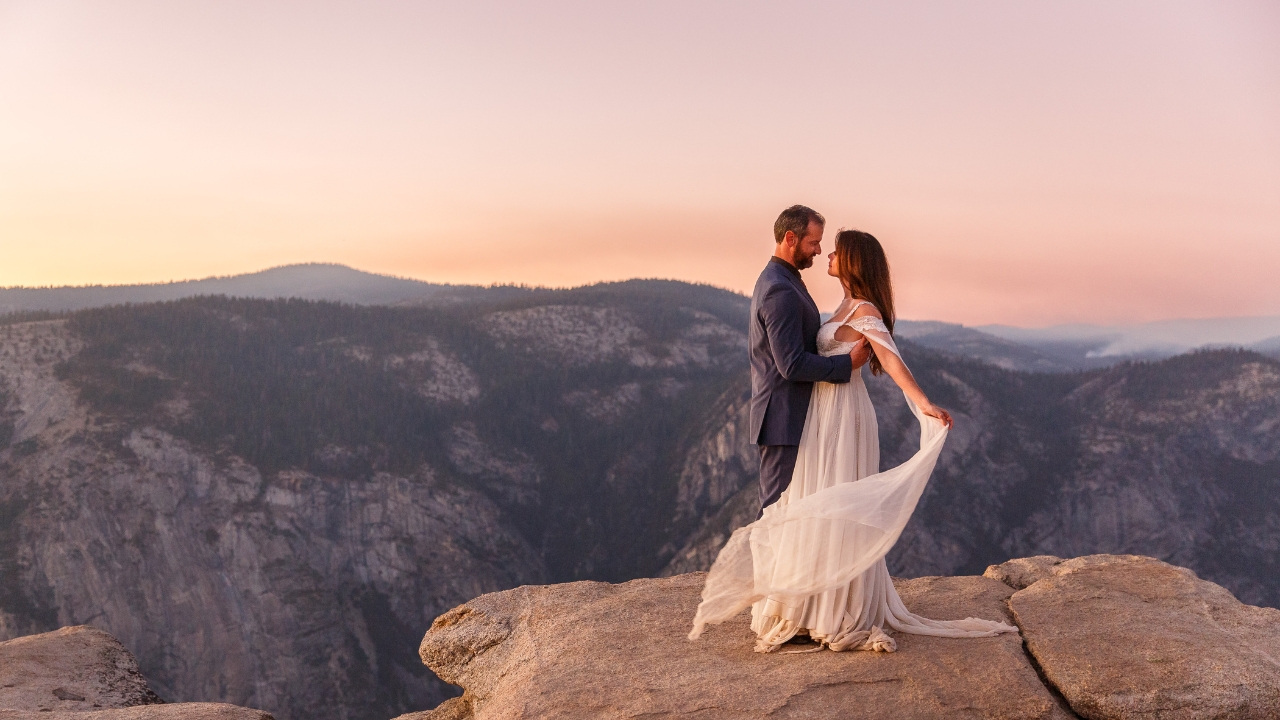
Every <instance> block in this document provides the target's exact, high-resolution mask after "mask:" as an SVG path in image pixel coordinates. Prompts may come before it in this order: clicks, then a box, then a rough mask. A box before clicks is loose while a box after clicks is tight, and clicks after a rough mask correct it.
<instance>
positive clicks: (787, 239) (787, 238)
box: [782, 230, 800, 250]
mask: <svg viewBox="0 0 1280 720" xmlns="http://www.w3.org/2000/svg"><path fill="white" fill-rule="evenodd" d="M782 244H783V245H786V246H787V247H789V248H791V249H793V250H794V249H795V247H796V245H799V244H800V237H799V236H798V235H796V234H795V233H794V232H792V231H790V230H788V231H787V234H786V235H783V236H782Z"/></svg>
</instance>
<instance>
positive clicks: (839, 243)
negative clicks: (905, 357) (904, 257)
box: [836, 230, 895, 375]
mask: <svg viewBox="0 0 1280 720" xmlns="http://www.w3.org/2000/svg"><path fill="white" fill-rule="evenodd" d="M836 262H837V263H839V266H840V282H841V283H844V286H845V287H846V288H848V290H849V294H851V295H853V297H854V298H855V299H857V300H867V301H870V302H871V304H872V305H875V306H876V309H877V310H879V311H880V315H881V316H883V318H884V326H885V327H887V328H889V334H891V335H892V334H893V321H894V317H895V316H894V312H893V283H892V282H891V281H890V280H889V259H888V258H886V257H885V255H884V248H882V247H880V241H879V240H876V238H875V236H874V235H872V234H871V233H864V232H862V231H861V230H841V231H840V232H838V233H836ZM870 365H871V372H872V374H874V375H879V374H880V373H882V372H884V367H883V366H882V365H881V364H880V358H879V357H877V356H876V355H872V356H871V363H870Z"/></svg>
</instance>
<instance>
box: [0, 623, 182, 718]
mask: <svg viewBox="0 0 1280 720" xmlns="http://www.w3.org/2000/svg"><path fill="white" fill-rule="evenodd" d="M160 702H162V701H161V700H160V698H159V697H157V696H156V694H155V693H154V692H152V691H151V688H149V687H147V681H146V680H145V679H144V678H143V677H142V673H140V672H138V662H137V660H135V659H134V657H133V655H131V654H130V653H129V651H128V650H126V649H125V648H124V646H123V645H121V644H120V642H119V641H118V640H116V639H115V638H113V637H111V636H110V635H108V634H107V633H105V632H103V631H101V630H98V629H97V628H91V627H88V626H85V625H79V626H75V627H65V628H62V629H60V630H55V631H54V632H48V633H42V634H40V635H29V636H27V637H20V638H17V639H15V640H9V641H8V642H3V643H0V708H4V709H8V710H33V711H39V710H59V711H63V710H66V711H72V710H94V709H97V708H122V707H132V706H134V705H153V704H158V703H160Z"/></svg>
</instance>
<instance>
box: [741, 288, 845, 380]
mask: <svg viewBox="0 0 1280 720" xmlns="http://www.w3.org/2000/svg"><path fill="white" fill-rule="evenodd" d="M799 300H800V298H798V297H797V296H796V295H795V292H794V291H791V290H789V289H788V288H786V287H784V286H775V287H773V288H770V289H769V291H768V292H767V293H765V296H764V298H763V300H762V301H761V303H760V311H759V312H760V319H761V321H763V323H764V329H765V336H766V337H767V338H768V339H769V352H770V354H772V355H773V362H774V364H775V365H777V367H778V372H779V373H781V374H782V377H784V378H786V379H787V380H790V381H792V382H829V383H845V382H849V378H850V377H852V375H853V360H852V358H850V357H849V356H848V355H835V356H832V357H823V356H821V355H818V354H816V353H811V352H809V351H807V350H805V349H804V329H803V327H802V323H801V317H800V313H801V309H800V308H799V307H798V306H797V304H798V303H799Z"/></svg>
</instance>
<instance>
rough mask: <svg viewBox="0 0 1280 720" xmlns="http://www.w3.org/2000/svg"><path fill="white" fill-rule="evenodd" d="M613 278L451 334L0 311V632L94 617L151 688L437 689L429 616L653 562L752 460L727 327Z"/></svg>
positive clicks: (325, 312) (218, 312) (217, 308)
mask: <svg viewBox="0 0 1280 720" xmlns="http://www.w3.org/2000/svg"><path fill="white" fill-rule="evenodd" d="M720 295H728V293H721V292H720V291H714V296H715V297H719V296H720ZM615 305H621V307H611V308H606V310H605V311H601V312H597V311H596V310H593V309H591V308H586V309H585V310H584V309H583V308H582V307H580V306H573V305H565V304H563V303H557V302H555V301H554V298H553V299H552V301H551V302H546V303H544V304H543V305H536V306H534V307H522V306H521V307H514V308H513V307H503V308H490V309H489V310H488V311H485V312H478V313H476V312H471V311H470V310H467V311H466V312H463V314H462V316H461V317H460V318H459V317H450V318H445V319H443V320H439V321H438V324H439V325H440V326H443V327H446V328H449V327H454V328H458V327H461V331H460V333H461V335H462V339H461V340H460V339H459V338H458V337H457V336H456V335H455V336H453V337H450V336H449V335H448V334H447V333H442V334H432V333H429V332H426V330H428V329H432V328H435V327H436V326H435V325H432V326H431V327H430V328H424V327H422V325H421V323H430V322H433V320H431V318H432V317H433V316H434V315H435V314H436V313H437V312H438V311H436V310H432V309H407V310H399V311H392V310H388V309H377V310H372V311H370V312H371V313H373V314H374V315H375V316H376V317H390V318H391V319H392V320H391V322H392V323H393V324H392V325H390V326H388V327H387V328H385V330H386V332H387V333H388V335H390V336H391V337H392V341H391V342H384V338H385V337H387V336H386V335H379V333H380V332H382V330H383V329H384V328H375V331H374V332H370V331H369V328H370V324H368V323H365V324H363V325H361V324H360V320H359V318H357V320H356V321H354V322H353V323H348V322H347V320H350V317H348V318H347V320H343V313H350V312H358V311H353V310H351V309H346V310H344V309H341V308H339V307H338V306H315V305H310V304H303V305H302V306H301V307H302V308H303V311H304V312H306V311H312V310H315V311H316V314H315V315H312V316H311V319H309V320H308V319H306V318H302V319H299V318H298V317H296V316H294V317H291V316H289V315H288V312H289V311H291V310H292V309H296V308H297V307H298V306H297V305H292V306H291V305H290V304H289V303H262V302H258V303H254V302H250V303H247V305H246V306H245V307H247V308H248V309H247V310H243V311H242V312H240V313H236V312H232V310H233V309H238V308H240V306H236V305H235V304H234V303H233V302H230V301H192V302H191V303H188V304H187V305H178V306H150V309H149V310H148V309H145V308H142V309H121V310H110V311H102V313H100V314H98V315H89V316H84V317H79V316H78V317H73V318H72V319H71V320H69V321H62V320H58V321H47V322H34V323H20V324H14V325H8V326H0V382H3V387H2V388H0V390H3V397H2V398H0V407H2V408H3V409H4V413H5V414H4V415H3V417H0V424H2V425H3V427H2V428H0V431H2V432H3V433H4V435H5V436H4V437H0V441H4V442H0V480H2V482H0V638H10V637H17V636H19V635H25V634H29V633H33V632H41V631H46V630H52V629H53V628H56V627H59V626H62V625H72V624H80V623H89V624H93V625H95V626H97V627H101V628H103V629H105V630H108V631H110V632H111V633H112V634H114V635H115V636H116V637H118V638H120V640H121V641H122V642H123V643H124V644H125V645H126V646H127V647H128V648H130V649H131V650H133V651H134V652H136V653H137V656H138V657H139V659H140V662H141V664H142V667H143V670H144V672H145V673H146V674H147V675H148V676H149V677H150V678H152V682H153V686H154V687H155V688H156V690H157V691H158V692H159V693H160V695H161V696H163V697H166V698H169V699H182V700H217V701H228V702H234V703H237V704H244V705H252V706H256V707H263V708H267V709H269V710H271V711H272V712H273V713H275V714H276V715H277V716H278V717H281V718H291V717H292V718H300V717H307V718H325V717H327V718H386V717H390V716H391V715H394V714H397V713H398V712H401V711H403V710H405V709H408V708H413V707H424V706H429V705H431V704H434V703H435V702H438V701H439V700H440V699H443V698H444V697H447V696H448V695H449V694H450V693H451V692H452V691H451V690H450V689H449V688H448V687H447V686H445V685H444V684H442V683H440V682H439V681H438V680H436V679H435V678H434V677H433V676H431V675H430V673H429V672H428V671H427V670H426V669H425V668H423V667H422V665H421V663H420V662H418V660H417V658H416V656H415V654H414V647H415V643H416V638H417V637H418V636H420V635H421V633H422V631H423V630H424V629H425V628H426V627H427V626H428V625H429V624H430V622H431V620H432V618H434V617H435V616H436V615H438V614H439V613H441V612H443V611H444V610H446V609H447V608H449V607H452V606H453V605H455V604H457V603H458V602H460V601H462V600H464V599H466V598H468V597H473V596H475V595H478V594H482V593H485V592H490V591H494V590H499V589H503V588H508V587H514V586H517V585H522V584H528V583H540V582H546V581H548V580H555V579H573V578H574V577H581V576H598V577H609V578H617V577H626V576H628V575H629V574H633V573H637V572H640V571H642V570H644V569H646V568H647V569H648V570H649V571H654V570H656V569H657V568H658V567H660V566H661V563H662V562H664V559H663V557H664V554H665V555H666V556H669V555H670V554H671V553H672V552H674V548H675V547H677V546H678V545H679V544H681V543H683V535H682V533H683V534H687V533H688V532H691V531H692V530H693V529H694V528H695V527H696V526H697V525H698V524H699V523H700V522H701V521H702V519H703V515H704V514H705V513H706V512H708V511H713V510H714V509H715V508H717V507H718V505H719V503H721V502H723V500H724V497H725V496H726V495H727V494H731V493H732V492H734V491H736V490H737V489H738V488H739V487H740V486H741V484H742V483H744V482H746V481H747V479H748V478H747V477H746V475H747V473H749V472H750V468H749V464H748V465H744V464H743V463H742V462H741V460H740V458H739V460H737V461H735V459H734V458H735V455H734V454H735V453H737V455H741V454H742V450H743V448H745V445H744V443H743V441H742V439H741V438H738V437H734V436H732V435H730V436H727V437H726V436H725V434H724V432H725V425H726V421H725V418H726V417H729V416H732V415H733V414H734V413H738V412H740V410H736V409H732V408H730V407H729V406H731V405H733V403H734V402H737V399H738V398H737V396H738V395H740V394H741V391H740V389H737V388H734V387H731V385H732V384H733V383H732V382H731V381H732V380H735V379H737V378H739V377H740V376H741V373H742V366H743V362H742V359H741V344H742V342H743V337H742V333H741V332H738V331H735V330H732V329H731V328H730V327H729V325H727V324H726V323H725V322H723V321H722V320H720V319H718V318H717V317H716V316H715V315H712V314H710V313H708V312H706V311H705V310H702V309H698V307H693V308H684V309H682V306H681V305H679V304H678V303H673V304H672V305H671V306H670V307H666V308H663V307H661V306H659V307H658V310H659V311H661V313H666V314H665V315H662V316H661V317H658V318H657V320H653V319H652V318H650V320H649V321H645V319H644V317H643V316H641V318H640V319H637V316H636V315H635V314H633V313H631V311H630V310H629V309H628V308H627V307H626V304H625V303H615ZM712 307H713V309H714V305H713V306H712ZM464 310H466V309H465V308H464ZM184 313H185V314H184ZM255 313H256V314H255ZM335 313H336V316H337V318H338V321H339V322H338V327H337V329H334V328H333V327H322V326H324V324H325V323H330V322H331V320H332V316H333V314H335ZM379 313H382V314H381V315H379ZM468 313H470V314H468ZM351 317H355V316H351ZM406 318H407V320H406ZM415 318H417V320H415ZM423 318H425V319H423ZM415 322H417V323H419V325H417V326H415V325H414V323H415ZM308 323H310V325H308ZM663 323H665V324H663ZM354 326H358V327H354ZM530 327H532V328H534V329H540V330H539V332H533V333H531V331H530V329H529V328H530ZM361 332H364V333H365V334H364V335H363V336H362V335H361V334H360V333H361ZM184 333H185V336H184ZM467 333H474V334H467ZM402 336H403V337H402ZM471 340H475V341H476V342H479V343H480V344H479V347H478V348H470V347H468V345H467V344H466V343H467V342H470V341H471ZM218 348H221V349H222V350H224V351H225V352H221V351H219V350H218ZM728 355H732V357H733V360H731V361H726V360H725V357H726V356H728ZM486 358H488V362H490V365H485V364H484V363H485V362H486ZM575 363H576V364H575ZM510 365H516V366H519V367H520V370H519V371H517V372H515V373H512V372H510V371H509V370H503V369H504V368H507V366H510ZM722 366H723V367H722ZM566 367H567V368H568V370H566V369H565V368H566ZM494 368H498V370H497V371H495V370H494ZM735 462H736V464H735ZM677 496H679V498H680V499H679V500H678V499H677ZM686 503H687V504H686ZM677 508H679V510H678V511H677ZM708 509H711V510H708ZM655 518H656V520H655ZM664 548H665V549H664Z"/></svg>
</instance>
